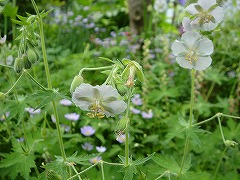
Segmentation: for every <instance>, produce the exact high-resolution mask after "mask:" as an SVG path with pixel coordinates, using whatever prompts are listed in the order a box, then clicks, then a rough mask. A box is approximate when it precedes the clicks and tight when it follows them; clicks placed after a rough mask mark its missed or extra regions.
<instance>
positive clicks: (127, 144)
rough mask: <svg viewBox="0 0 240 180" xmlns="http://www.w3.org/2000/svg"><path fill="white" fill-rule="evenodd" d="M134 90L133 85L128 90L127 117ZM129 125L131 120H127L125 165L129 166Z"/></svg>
mask: <svg viewBox="0 0 240 180" xmlns="http://www.w3.org/2000/svg"><path fill="white" fill-rule="evenodd" d="M132 90H133V88H132V87H130V88H128V92H127V93H128V102H127V110H126V117H128V116H129V112H130V103H131V97H132ZM129 126H130V121H129V122H127V125H126V129H125V167H127V166H128V164H129V136H128V134H129Z"/></svg>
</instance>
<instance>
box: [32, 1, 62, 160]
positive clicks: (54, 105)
mask: <svg viewBox="0 0 240 180" xmlns="http://www.w3.org/2000/svg"><path fill="white" fill-rule="evenodd" d="M31 2H32V4H33V7H34V9H35V11H36V13H37V16H38V18H39V30H40V38H41V45H42V53H43V62H44V67H45V72H46V77H47V84H48V88H49V89H50V90H52V82H51V77H50V71H49V67H48V60H47V52H46V47H45V38H44V32H43V22H42V17H41V15H40V13H39V11H38V7H37V5H36V3H35V1H34V0H31ZM52 105H53V111H54V116H55V118H56V127H57V132H58V141H59V146H60V150H61V154H62V157H63V159H64V161H66V159H67V158H66V154H65V150H64V145H63V139H62V134H61V127H60V123H59V117H58V112H57V108H56V103H55V101H54V100H52Z"/></svg>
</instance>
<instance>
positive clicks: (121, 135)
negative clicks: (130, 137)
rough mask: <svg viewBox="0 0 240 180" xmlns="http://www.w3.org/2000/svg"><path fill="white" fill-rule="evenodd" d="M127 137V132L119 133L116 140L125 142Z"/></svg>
mask: <svg viewBox="0 0 240 180" xmlns="http://www.w3.org/2000/svg"><path fill="white" fill-rule="evenodd" d="M125 139H126V135H125V134H119V135H117V138H116V140H117V141H118V142H119V143H124V142H125Z"/></svg>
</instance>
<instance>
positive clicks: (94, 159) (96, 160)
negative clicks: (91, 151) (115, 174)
mask: <svg viewBox="0 0 240 180" xmlns="http://www.w3.org/2000/svg"><path fill="white" fill-rule="evenodd" d="M101 160H102V157H101V156H97V157H94V158H92V159H90V160H89V162H90V163H92V164H96V163H98V162H99V161H101Z"/></svg>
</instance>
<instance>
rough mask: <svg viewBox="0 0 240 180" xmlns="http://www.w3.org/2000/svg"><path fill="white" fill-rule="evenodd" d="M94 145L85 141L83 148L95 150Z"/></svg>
mask: <svg viewBox="0 0 240 180" xmlns="http://www.w3.org/2000/svg"><path fill="white" fill-rule="evenodd" d="M93 147H94V146H93V145H92V144H91V143H88V142H85V143H84V144H82V148H83V149H84V150H86V151H91V150H93Z"/></svg>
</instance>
